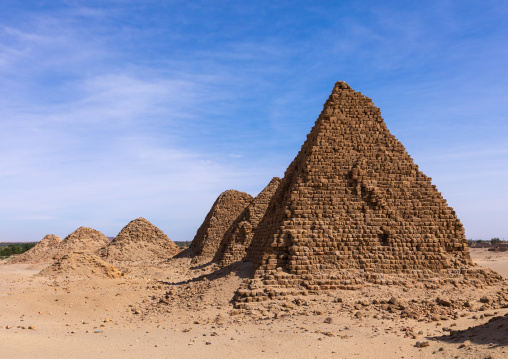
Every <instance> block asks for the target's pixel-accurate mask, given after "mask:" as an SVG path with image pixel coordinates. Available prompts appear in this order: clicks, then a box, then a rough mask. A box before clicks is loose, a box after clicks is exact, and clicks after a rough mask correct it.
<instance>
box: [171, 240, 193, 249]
mask: <svg viewBox="0 0 508 359" xmlns="http://www.w3.org/2000/svg"><path fill="white" fill-rule="evenodd" d="M175 244H176V245H177V246H178V247H180V249H187V248H189V246H190V244H191V241H175Z"/></svg>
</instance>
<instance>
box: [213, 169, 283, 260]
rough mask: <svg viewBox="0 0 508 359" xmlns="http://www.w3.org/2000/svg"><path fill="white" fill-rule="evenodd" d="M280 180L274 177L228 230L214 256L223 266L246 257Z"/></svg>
mask: <svg viewBox="0 0 508 359" xmlns="http://www.w3.org/2000/svg"><path fill="white" fill-rule="evenodd" d="M280 181H281V179H280V178H279V177H274V178H273V179H272V180H271V181H270V183H269V184H268V185H267V186H266V187H265V188H264V189H263V190H262V191H261V192H260V193H259V194H258V195H257V196H256V198H254V200H253V201H252V202H251V203H250V204H249V205H248V206H247V208H245V210H244V211H243V212H242V213H241V214H240V215H239V216H238V218H237V219H236V220H235V221H234V223H233V224H232V225H231V227H230V228H229V229H228V230H227V231H226V233H225V234H224V238H223V239H222V243H221V245H220V247H219V249H218V250H217V253H216V255H215V258H214V261H216V262H218V263H219V265H220V266H221V267H224V266H227V265H229V264H231V263H233V262H236V261H241V260H242V259H244V258H245V255H246V251H247V248H248V247H249V246H250V243H251V241H252V238H253V237H254V233H255V231H256V229H257V226H258V225H259V223H260V222H261V220H262V219H263V217H264V215H265V212H266V209H267V207H268V204H269V203H270V200H271V198H272V196H273V194H274V193H275V190H276V189H277V187H278V186H279V184H280Z"/></svg>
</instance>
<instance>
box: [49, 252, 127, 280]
mask: <svg viewBox="0 0 508 359" xmlns="http://www.w3.org/2000/svg"><path fill="white" fill-rule="evenodd" d="M40 275H42V276H46V277H62V276H73V277H106V278H120V277H122V276H123V275H124V273H123V272H121V271H119V270H118V268H116V267H115V266H113V265H111V264H109V263H107V262H105V261H103V260H102V259H100V258H99V257H98V256H96V255H94V254H90V253H86V252H73V253H70V254H66V255H64V256H62V257H61V258H59V259H57V260H56V261H54V262H53V263H52V264H51V265H50V266H49V267H47V268H45V269H43V270H42V271H41V272H40Z"/></svg>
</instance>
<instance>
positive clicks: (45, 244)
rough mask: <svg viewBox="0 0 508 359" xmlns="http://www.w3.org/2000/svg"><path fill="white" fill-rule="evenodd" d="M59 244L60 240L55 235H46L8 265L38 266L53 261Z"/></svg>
mask: <svg viewBox="0 0 508 359" xmlns="http://www.w3.org/2000/svg"><path fill="white" fill-rule="evenodd" d="M61 242H62V238H60V237H58V236H57V235H55V234H48V235H46V236H45V237H44V238H43V239H41V240H40V242H39V243H37V244H36V245H35V246H34V247H33V248H31V249H29V250H28V251H26V252H25V253H21V254H20V255H18V256H16V257H15V258H13V259H12V261H10V263H12V264H17V263H27V264H39V263H46V262H51V261H52V260H53V256H55V255H56V254H57V253H58V250H57V248H58V245H59V244H60V243H61Z"/></svg>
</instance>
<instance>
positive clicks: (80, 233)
mask: <svg viewBox="0 0 508 359" xmlns="http://www.w3.org/2000/svg"><path fill="white" fill-rule="evenodd" d="M108 243H109V240H108V238H107V237H106V236H105V235H104V234H103V233H101V232H99V231H97V230H95V229H92V228H88V227H79V228H78V229H76V230H75V231H74V232H72V233H71V234H69V235H68V236H67V237H65V238H64V240H63V241H62V243H60V245H59V246H58V254H57V255H56V258H60V257H62V256H64V255H67V254H70V253H72V252H87V253H96V252H97V251H98V250H99V249H100V248H102V247H105V246H106V245H108Z"/></svg>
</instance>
